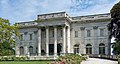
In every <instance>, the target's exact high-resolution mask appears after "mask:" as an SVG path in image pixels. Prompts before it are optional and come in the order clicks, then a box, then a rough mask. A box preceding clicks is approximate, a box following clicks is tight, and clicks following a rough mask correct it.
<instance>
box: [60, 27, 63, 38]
mask: <svg viewBox="0 0 120 64" xmlns="http://www.w3.org/2000/svg"><path fill="white" fill-rule="evenodd" d="M62 34H63V31H62V29H61V30H60V37H62Z"/></svg>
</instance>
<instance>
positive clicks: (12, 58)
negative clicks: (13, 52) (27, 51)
mask: <svg viewBox="0 0 120 64" xmlns="http://www.w3.org/2000/svg"><path fill="white" fill-rule="evenodd" d="M27 59H28V57H26V56H18V57H16V56H0V61H25V60H27Z"/></svg>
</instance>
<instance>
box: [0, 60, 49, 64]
mask: <svg viewBox="0 0 120 64" xmlns="http://www.w3.org/2000/svg"><path fill="white" fill-rule="evenodd" d="M50 62H51V61H0V64H49V63H50Z"/></svg>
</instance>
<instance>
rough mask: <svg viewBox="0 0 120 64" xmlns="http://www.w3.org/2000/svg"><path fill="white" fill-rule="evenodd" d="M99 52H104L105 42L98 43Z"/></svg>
mask: <svg viewBox="0 0 120 64" xmlns="http://www.w3.org/2000/svg"><path fill="white" fill-rule="evenodd" d="M99 54H102V55H103V54H105V44H104V43H100V44H99Z"/></svg>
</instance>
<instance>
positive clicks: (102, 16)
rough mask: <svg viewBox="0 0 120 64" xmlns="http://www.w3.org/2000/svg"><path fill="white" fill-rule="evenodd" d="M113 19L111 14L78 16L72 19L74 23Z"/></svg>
mask: <svg viewBox="0 0 120 64" xmlns="http://www.w3.org/2000/svg"><path fill="white" fill-rule="evenodd" d="M107 18H111V16H110V14H109V13H107V14H97V15H88V16H77V17H72V20H73V21H80V20H96V19H107Z"/></svg>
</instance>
